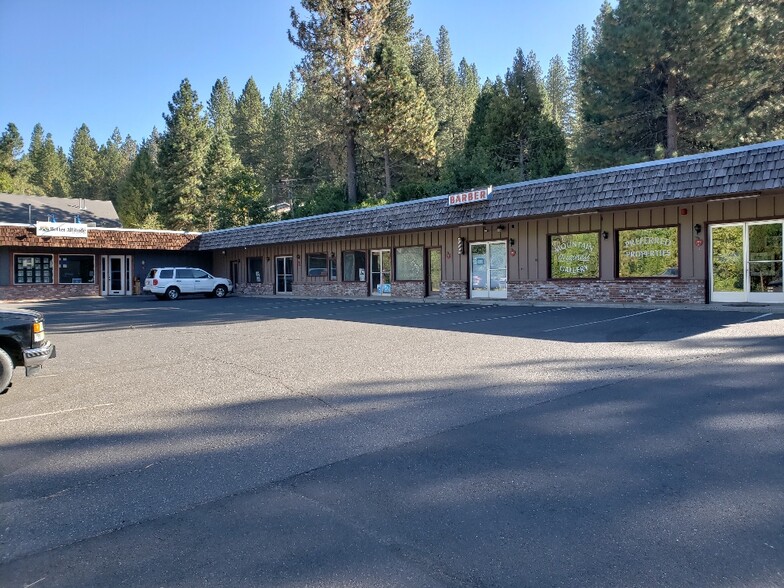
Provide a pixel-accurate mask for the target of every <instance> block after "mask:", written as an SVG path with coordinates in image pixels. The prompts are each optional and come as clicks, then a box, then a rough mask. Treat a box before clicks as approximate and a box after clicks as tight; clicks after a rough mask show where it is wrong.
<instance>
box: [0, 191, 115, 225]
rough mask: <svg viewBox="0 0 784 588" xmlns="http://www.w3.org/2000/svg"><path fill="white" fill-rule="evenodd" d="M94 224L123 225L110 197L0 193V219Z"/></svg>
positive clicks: (30, 222) (1, 220) (7, 221)
mask: <svg viewBox="0 0 784 588" xmlns="http://www.w3.org/2000/svg"><path fill="white" fill-rule="evenodd" d="M77 217H78V218H79V221H80V222H83V223H95V225H96V226H98V227H107V228H108V227H113V228H117V227H122V224H121V223H120V217H118V216H117V211H116V210H115V209H114V204H112V202H111V201H109V200H86V199H84V198H55V197H54V196H29V195H27V194H0V222H4V223H29V224H35V223H36V222H37V221H44V222H45V221H48V220H51V219H52V218H55V219H56V220H57V221H58V222H61V223H64V222H69V223H70V222H76V218H77Z"/></svg>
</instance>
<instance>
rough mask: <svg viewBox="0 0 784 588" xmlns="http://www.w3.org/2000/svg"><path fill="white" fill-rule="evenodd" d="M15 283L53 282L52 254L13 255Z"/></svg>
mask: <svg viewBox="0 0 784 588" xmlns="http://www.w3.org/2000/svg"><path fill="white" fill-rule="evenodd" d="M14 283H15V284H53V283H54V256H52V255H17V256H15V257H14Z"/></svg>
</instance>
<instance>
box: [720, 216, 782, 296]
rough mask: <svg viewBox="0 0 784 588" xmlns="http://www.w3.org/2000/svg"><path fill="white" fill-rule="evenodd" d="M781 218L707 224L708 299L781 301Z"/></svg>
mask: <svg viewBox="0 0 784 588" xmlns="http://www.w3.org/2000/svg"><path fill="white" fill-rule="evenodd" d="M783 235H784V221H781V220H777V221H759V222H748V223H732V224H726V225H712V226H711V227H710V241H711V243H710V260H709V264H710V298H711V302H759V303H781V302H784V289H782V263H784V262H783V261H782V257H783V256H782V236H783Z"/></svg>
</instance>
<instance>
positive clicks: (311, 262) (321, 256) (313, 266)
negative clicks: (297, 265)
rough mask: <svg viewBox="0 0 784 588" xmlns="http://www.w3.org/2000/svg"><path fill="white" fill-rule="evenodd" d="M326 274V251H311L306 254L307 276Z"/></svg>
mask: <svg viewBox="0 0 784 588" xmlns="http://www.w3.org/2000/svg"><path fill="white" fill-rule="evenodd" d="M326 275H327V255H326V253H311V254H310V255H308V277H311V278H319V277H326Z"/></svg>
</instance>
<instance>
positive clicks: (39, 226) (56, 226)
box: [35, 221, 87, 239]
mask: <svg viewBox="0 0 784 588" xmlns="http://www.w3.org/2000/svg"><path fill="white" fill-rule="evenodd" d="M35 234H36V236H38V237H74V238H79V239H86V238H87V225H84V224H81V223H46V222H42V221H38V222H37V223H35Z"/></svg>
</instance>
